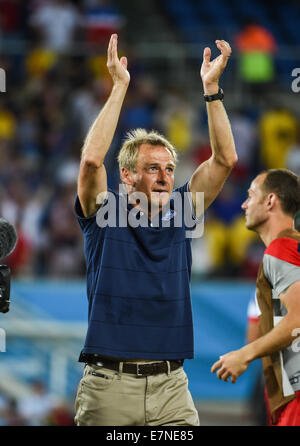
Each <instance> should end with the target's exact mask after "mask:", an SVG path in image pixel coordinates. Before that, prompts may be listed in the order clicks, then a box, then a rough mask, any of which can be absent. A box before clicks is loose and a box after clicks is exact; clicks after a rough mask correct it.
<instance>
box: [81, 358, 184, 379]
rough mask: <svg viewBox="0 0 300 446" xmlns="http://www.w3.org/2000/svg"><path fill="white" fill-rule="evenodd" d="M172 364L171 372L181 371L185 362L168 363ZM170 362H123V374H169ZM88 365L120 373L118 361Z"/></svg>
mask: <svg viewBox="0 0 300 446" xmlns="http://www.w3.org/2000/svg"><path fill="white" fill-rule="evenodd" d="M168 362H169V363H170V372H173V371H174V370H177V369H179V367H181V366H182V364H183V360H178V361H168ZM168 362H167V361H163V362H152V363H149V364H140V363H131V362H130V363H129V362H128V363H126V362H123V373H131V374H133V375H137V376H149V375H158V374H159V373H168V371H169V368H168ZM88 364H97V365H98V366H100V367H104V368H106V369H109V370H116V371H119V367H120V362H116V361H106V360H103V359H101V360H98V361H96V360H94V361H93V362H91V363H90V362H88Z"/></svg>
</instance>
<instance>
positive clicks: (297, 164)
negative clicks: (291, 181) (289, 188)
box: [286, 134, 300, 177]
mask: <svg viewBox="0 0 300 446" xmlns="http://www.w3.org/2000/svg"><path fill="white" fill-rule="evenodd" d="M299 136H300V135H299V134H298V141H297V143H296V144H295V145H292V146H291V148H290V150H289V151H288V154H287V160H286V167H287V168H288V169H290V170H291V171H292V172H294V173H295V174H296V175H298V177H300V138H299Z"/></svg>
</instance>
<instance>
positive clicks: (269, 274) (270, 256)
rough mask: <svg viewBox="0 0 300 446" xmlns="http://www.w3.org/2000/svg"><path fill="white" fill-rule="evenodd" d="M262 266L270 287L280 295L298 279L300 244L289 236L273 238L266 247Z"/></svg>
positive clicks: (299, 279)
mask: <svg viewBox="0 0 300 446" xmlns="http://www.w3.org/2000/svg"><path fill="white" fill-rule="evenodd" d="M263 267H264V273H265V276H266V278H267V279H268V280H269V282H270V284H271V286H272V288H273V289H274V290H275V291H276V293H277V294H278V295H280V294H281V293H282V292H283V291H285V290H286V289H287V288H288V287H289V286H290V285H292V284H293V283H295V282H298V281H300V244H299V242H297V240H293V239H290V238H280V239H275V240H274V241H273V242H272V243H270V245H269V246H268V247H267V249H266V251H265V254H264V258H263Z"/></svg>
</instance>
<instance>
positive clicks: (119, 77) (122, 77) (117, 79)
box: [107, 34, 130, 85]
mask: <svg viewBox="0 0 300 446" xmlns="http://www.w3.org/2000/svg"><path fill="white" fill-rule="evenodd" d="M107 68H108V71H109V73H110V75H111V77H112V80H113V83H114V84H118V83H119V84H124V85H128V84H129V81H130V74H129V72H128V70H127V57H121V59H119V57H118V35H117V34H112V35H111V37H110V41H109V45H108V48H107Z"/></svg>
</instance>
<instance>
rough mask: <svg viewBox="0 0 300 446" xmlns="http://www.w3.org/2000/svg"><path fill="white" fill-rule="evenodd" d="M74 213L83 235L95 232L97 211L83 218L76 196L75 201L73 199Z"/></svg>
mask: <svg viewBox="0 0 300 446" xmlns="http://www.w3.org/2000/svg"><path fill="white" fill-rule="evenodd" d="M74 211H75V215H76V217H77V221H78V223H79V226H80V227H81V230H82V232H83V233H86V234H87V233H89V232H90V231H93V230H95V226H97V223H96V216H97V212H98V211H96V212H95V213H94V214H92V215H89V216H88V217H85V216H84V214H83V211H82V207H81V203H80V200H79V197H78V195H77V196H76V199H75V205H74Z"/></svg>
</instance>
